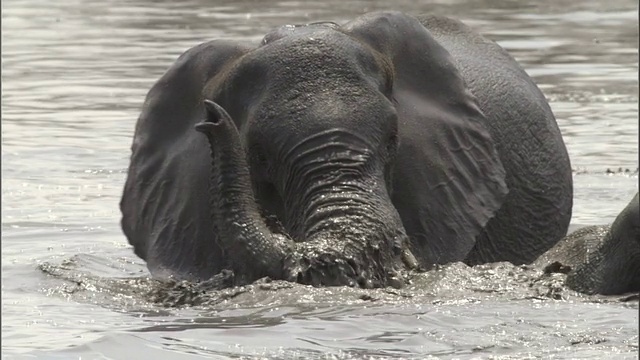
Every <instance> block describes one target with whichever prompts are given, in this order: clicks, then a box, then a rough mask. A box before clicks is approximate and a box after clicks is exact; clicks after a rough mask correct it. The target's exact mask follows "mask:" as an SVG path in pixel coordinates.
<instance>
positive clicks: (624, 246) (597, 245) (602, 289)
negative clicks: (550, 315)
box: [534, 193, 640, 295]
mask: <svg viewBox="0 0 640 360" xmlns="http://www.w3.org/2000/svg"><path fill="white" fill-rule="evenodd" d="M639 206H640V204H639V202H638V194H637V193H636V195H635V197H634V198H633V199H632V200H631V202H629V204H628V205H627V207H625V208H624V210H622V212H621V213H620V214H619V215H618V217H616V219H615V221H614V222H613V224H611V225H605V226H597V225H596V226H587V227H584V228H581V229H578V230H576V231H574V232H573V233H571V234H569V236H567V237H566V238H564V239H563V240H561V241H560V242H558V244H556V245H555V246H554V247H553V248H551V249H550V250H549V251H547V252H546V253H544V254H543V255H542V256H540V257H539V258H538V259H537V260H536V261H535V262H534V265H535V266H537V267H539V268H543V267H544V268H545V270H546V271H547V272H564V273H566V274H567V280H566V285H567V286H568V287H569V288H571V289H573V290H575V291H578V292H581V293H585V294H602V295H619V294H624V293H629V292H640V211H639V210H638V207H639Z"/></svg>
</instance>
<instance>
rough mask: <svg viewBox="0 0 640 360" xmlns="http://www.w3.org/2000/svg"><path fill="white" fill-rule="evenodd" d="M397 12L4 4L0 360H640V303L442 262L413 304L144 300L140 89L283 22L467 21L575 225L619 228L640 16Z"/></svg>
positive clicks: (632, 145)
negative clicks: (520, 107)
mask: <svg viewBox="0 0 640 360" xmlns="http://www.w3.org/2000/svg"><path fill="white" fill-rule="evenodd" d="M390 4H391V2H386V1H369V0H368V1H365V0H362V1H353V0H341V1H337V0H327V1H308V2H306V1H279V2H278V1H217V2H211V1H204V0H190V1H143V0H137V1H136V0H134V1H130V0H127V1H125V0H107V1H96V0H84V1H78V0H75V1H73V0H71V1H56V2H52V1H46V2H45V1H39V0H5V1H3V2H2V315H3V318H2V353H3V358H4V357H5V356H6V357H7V358H21V357H22V356H24V357H25V358H26V357H27V356H30V357H31V358H33V357H35V358H48V359H51V358H56V357H57V358H60V359H68V358H79V357H82V358H83V359H87V358H88V359H92V358H113V359H126V358H136V357H138V358H158V359H178V358H184V359H195V358H226V357H242V356H258V357H267V358H283V357H286V358H295V357H298V358H310V357H311V358H325V357H327V356H329V355H331V356H334V357H335V358H362V357H364V356H371V357H374V358H375V357H405V358H406V357H409V358H410V357H415V358H426V357H429V356H432V357H434V358H474V357H479V358H487V357H493V358H527V357H548V356H552V355H553V356H555V357H557V358H574V357H578V358H598V359H599V358H605V357H614V358H636V356H637V351H638V328H637V324H638V306H637V302H635V303H634V302H631V303H622V302H619V301H617V300H615V299H601V298H586V297H581V296H578V295H577V294H572V293H571V292H569V291H567V290H562V289H561V288H557V287H554V286H556V285H553V284H551V283H550V284H544V285H541V286H542V287H540V288H537V287H533V288H530V287H528V286H524V285H523V283H522V282H518V280H517V278H514V277H513V276H512V275H513V274H514V273H515V274H520V273H521V272H523V273H522V274H523V275H522V276H523V277H524V278H535V277H536V276H538V274H534V273H531V272H530V271H529V270H523V269H520V268H515V267H513V268H511V269H509V268H508V266H507V268H499V269H497V270H495V269H494V270H491V269H487V270H486V271H489V272H491V271H493V274H486V273H485V272H483V271H484V270H483V271H480V270H473V271H472V270H469V269H465V268H464V267H463V266H461V265H459V264H458V265H453V266H452V267H451V268H446V269H444V270H442V271H441V272H439V273H438V274H440V275H438V274H431V275H429V276H436V277H441V278H439V280H437V281H436V280H433V279H432V280H429V279H422V280H421V281H423V282H424V281H432V282H428V283H427V284H426V285H425V284H423V283H421V282H420V281H418V282H417V283H418V284H422V285H424V286H423V287H416V288H415V289H414V294H413V296H412V297H409V298H408V297H407V296H408V295H407V294H408V292H407V291H408V290H403V291H404V292H403V293H401V294H389V293H385V292H383V291H382V290H378V291H376V292H372V294H369V295H366V294H362V293H359V292H358V291H356V290H350V289H341V290H340V289H316V290H313V291H311V290H310V289H308V288H304V287H300V286H294V287H292V288H290V289H281V290H278V291H275V290H269V289H267V290H265V289H264V286H263V288H261V287H260V286H255V287H250V288H248V290H247V289H244V290H242V291H239V293H238V294H236V295H234V294H226V295H224V294H216V295H215V296H212V297H211V299H209V300H208V301H205V302H204V303H202V304H199V306H194V307H186V308H185V307H183V308H177V309H176V308H164V307H162V306H161V305H157V304H152V303H150V302H149V301H148V298H146V297H145V296H143V295H141V294H142V293H144V291H146V290H148V288H149V287H150V286H152V285H150V281H149V280H144V277H145V276H146V275H147V270H146V268H145V265H144V263H143V262H142V261H141V260H140V259H138V258H137V257H135V255H134V254H133V252H132V251H131V249H130V247H129V246H128V244H127V242H126V239H125V238H124V236H123V235H122V233H121V231H120V228H119V216H120V214H119V211H118V201H119V198H120V195H121V191H122V186H123V182H124V176H125V171H126V167H127V164H128V157H129V154H130V153H129V147H130V144H131V137H132V134H133V127H134V124H135V121H136V119H137V116H138V114H139V110H140V106H141V104H142V101H143V99H144V96H145V94H146V92H147V91H148V89H149V88H150V86H151V85H152V84H153V82H154V81H155V80H157V79H158V78H159V76H160V75H161V74H162V73H163V72H164V71H165V70H166V69H167V68H168V67H169V66H170V65H171V63H172V62H173V61H174V60H175V59H176V58H177V56H179V54H181V53H182V52H183V51H185V50H186V49H188V48H189V47H192V46H194V45H197V44H199V43H201V42H204V41H207V40H210V39H213V38H225V39H232V40H238V41H254V42H257V41H259V40H260V39H261V38H262V36H263V34H264V33H266V32H267V31H268V30H270V29H272V28H273V27H276V26H279V25H282V24H286V23H305V22H310V21H318V20H332V21H336V22H345V21H347V20H349V19H351V18H353V17H354V16H357V15H359V14H362V13H364V12H367V11H372V10H381V9H391V8H392V9H397V10H404V11H407V12H412V13H419V12H437V13H440V14H445V15H450V16H454V17H458V18H461V19H462V20H464V21H465V22H467V23H468V24H470V25H472V26H473V27H474V28H476V29H478V30H479V31H481V32H483V33H484V34H486V35H487V36H488V37H490V38H492V39H494V40H496V41H497V42H499V43H500V44H501V45H502V46H504V47H505V48H507V49H508V50H509V51H510V52H511V53H512V54H513V55H514V56H515V57H516V58H517V59H518V60H519V61H520V62H521V63H522V65H523V66H524V67H525V69H526V70H527V72H528V73H529V74H530V75H531V76H532V77H533V78H534V79H535V81H536V82H537V83H538V84H539V86H540V88H541V89H542V90H543V92H544V93H545V95H546V96H547V98H548V99H549V101H550V103H551V106H552V108H553V110H554V112H555V114H556V117H557V118H558V123H559V125H560V127H561V130H562V132H563V136H564V139H565V142H566V144H567V147H568V149H569V154H570V156H571V160H572V166H573V167H574V169H575V170H576V171H575V176H574V181H575V206H574V212H573V213H574V216H573V221H572V222H573V226H574V227H577V226H581V225H588V224H603V223H608V222H611V221H612V220H613V219H614V218H615V216H616V214H617V213H618V212H619V211H620V210H621V209H622V208H624V206H626V204H627V202H628V201H629V200H630V199H631V197H632V196H633V195H634V193H635V192H636V191H637V189H638V185H637V183H638V176H637V172H636V173H635V174H634V173H633V172H634V171H635V170H636V169H637V167H638V143H637V140H638V115H637V111H638V81H637V79H638V19H637V11H638V8H637V7H638V5H637V2H636V1H632V0H610V1H606V2H602V1H596V0H585V1H581V2H575V1H572V0H562V1H558V0H542V1H533V0H523V1H499V0H495V1H489V0H484V1H471V0H459V1H456V0H448V1H408V0H407V1H396V2H394V3H393V4H394V5H393V7H391V5H390ZM619 168H622V170H623V171H622V172H621V173H617V172H616V173H614V174H607V169H612V170H616V171H617V170H618V169H619ZM627 168H628V169H630V170H631V173H624V169H627ZM44 263H47V264H51V265H50V266H49V265H47V266H49V267H46V266H45V268H46V269H49V270H50V271H49V272H43V271H41V270H40V269H39V267H38V266H39V265H41V264H44ZM505 266H506V265H505ZM527 271H529V272H527ZM123 278H127V279H130V280H124V279H123ZM465 279H466V280H465ZM469 279H473V280H474V281H476V280H477V281H478V282H479V283H480V284H483V285H478V284H476V283H474V282H473V281H470V280H469ZM483 279H484V280H483ZM465 281H466V282H465ZM460 282H463V283H465V285H464V286H461V287H460V289H458V290H457V291H454V290H455V289H452V286H451V284H457V283H460ZM409 290H410V289H409ZM243 291H244V292H243ZM554 291H559V292H560V295H559V296H554V295H553V294H555V293H554ZM487 294H489V295H487ZM514 294H515V295H514ZM549 294H551V295H552V296H549ZM363 296H364V297H363ZM367 296H369V297H367ZM554 298H556V299H555V300H554Z"/></svg>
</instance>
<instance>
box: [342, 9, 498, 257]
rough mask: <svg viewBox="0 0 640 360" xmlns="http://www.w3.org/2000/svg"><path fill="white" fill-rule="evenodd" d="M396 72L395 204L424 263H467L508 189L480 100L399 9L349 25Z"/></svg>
mask: <svg viewBox="0 0 640 360" xmlns="http://www.w3.org/2000/svg"><path fill="white" fill-rule="evenodd" d="M343 29H344V31H345V32H346V33H347V34H350V35H351V36H353V37H355V38H357V39H359V40H360V41H362V42H364V43H366V44H368V45H369V46H370V47H372V48H373V49H374V50H375V51H376V52H378V53H380V54H381V57H382V58H383V59H386V61H387V62H389V63H390V64H391V67H392V68H393V71H394V79H393V86H392V94H391V96H392V101H394V103H395V105H396V110H397V113H398V117H399V125H400V126H399V132H400V148H399V153H398V159H397V162H396V166H395V169H394V174H393V179H394V186H393V189H392V190H393V192H392V200H393V202H394V204H395V205H396V207H397V208H398V211H399V212H400V216H401V217H402V219H403V222H404V225H405V228H406V230H407V233H408V235H409V236H410V238H411V243H412V247H413V250H414V253H415V254H416V256H417V257H419V258H420V260H421V261H422V263H423V264H437V263H440V264H442V263H447V262H451V261H460V260H463V259H464V257H465V256H466V254H467V253H468V252H469V251H470V250H471V248H472V247H473V245H474V243H475V241H476V237H477V236H478V234H479V233H480V232H481V230H482V229H483V228H484V226H485V225H486V223H487V222H488V221H489V219H491V218H492V217H493V216H494V215H495V213H496V212H497V210H498V209H499V208H500V207H501V205H502V203H503V202H504V200H505V197H506V194H507V192H508V189H507V185H506V183H505V170H504V168H503V165H502V162H501V161H500V158H499V156H498V152H497V150H496V148H495V146H494V142H493V141H492V139H491V136H490V134H489V131H488V129H487V127H485V123H486V122H487V119H486V118H485V117H484V115H483V113H482V111H481V110H480V108H479V107H478V106H477V105H476V99H475V98H474V96H473V95H472V94H471V92H470V91H469V90H468V88H467V86H466V84H465V82H464V81H463V79H462V76H461V74H460V72H459V71H458V69H457V68H456V66H455V65H454V61H453V59H452V57H451V55H450V54H449V53H448V52H447V51H446V50H445V49H444V48H443V47H442V46H441V45H440V44H439V43H438V42H437V41H436V40H435V39H434V38H433V37H432V35H431V34H430V33H429V31H428V30H427V29H426V28H424V27H423V26H422V24H420V22H419V21H418V20H417V19H415V18H413V17H410V16H408V15H404V14H401V13H396V12H392V13H391V12H385V13H372V14H367V15H365V16H363V17H361V18H358V19H356V20H355V21H353V22H351V23H348V24H346V25H345V26H344V28H343Z"/></svg>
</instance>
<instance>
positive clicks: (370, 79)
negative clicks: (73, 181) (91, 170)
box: [120, 11, 573, 288]
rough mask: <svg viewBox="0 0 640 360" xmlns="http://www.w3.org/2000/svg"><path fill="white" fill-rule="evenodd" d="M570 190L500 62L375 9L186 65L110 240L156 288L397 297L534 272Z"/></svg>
mask: <svg viewBox="0 0 640 360" xmlns="http://www.w3.org/2000/svg"><path fill="white" fill-rule="evenodd" d="M203 134H204V136H203ZM572 181H573V179H572V173H571V164H570V161H569V156H568V153H567V149H566V146H565V144H564V142H563V139H562V136H561V133H560V130H559V128H558V125H557V123H556V120H555V117H554V115H553V112H552V111H551V108H550V107H549V104H548V103H547V101H546V99H545V97H544V95H543V94H542V92H541V91H540V90H539V88H538V87H537V85H536V84H535V83H534V81H533V80H532V79H531V78H530V77H529V76H528V75H527V73H526V72H525V71H524V70H523V69H522V67H521V66H520V65H519V64H518V63H517V62H516V60H515V59H514V58H513V57H512V56H510V55H509V54H508V53H507V52H506V51H505V50H504V49H503V48H501V47H500V46H499V45H498V44H496V43H495V42H493V41H491V40H488V39H486V38H485V37H483V36H482V35H480V34H478V33H476V32H474V31H473V30H472V29H470V28H469V27H468V26H466V25H464V24H463V23H462V22H460V21H458V20H454V19H450V18H447V17H442V16H435V15H419V16H412V15H408V14H404V13H401V12H395V11H386V12H373V13H367V14H364V15H362V16H360V17H358V18H356V19H354V20H352V21H350V22H348V23H346V24H343V25H337V24H335V23H328V22H327V23H314V24H308V25H287V26H283V27H280V28H277V29H275V30H273V31H271V32H270V33H268V34H267V35H265V36H264V38H263V39H262V41H261V42H260V43H259V44H241V43H237V42H233V41H226V40H212V41H209V42H206V43H203V44H200V45H197V46H195V47H193V48H191V49H189V50H187V51H186V52H185V53H183V54H182V55H181V56H180V57H179V58H178V59H177V60H176V62H175V63H174V64H173V65H172V66H171V67H170V68H169V69H168V70H167V72H166V73H165V74H164V75H162V77H161V78H160V79H159V80H158V81H157V82H156V83H155V84H154V85H153V86H152V88H151V89H150V90H149V92H148V94H147V96H146V99H145V101H144V104H143V107H142V110H141V114H140V116H139V118H138V120H137V124H136V128H135V134H134V138H133V144H132V146H131V158H130V165H129V168H128V172H127V178H126V181H125V186H124V191H123V194H122V198H121V201H120V209H121V212H122V220H121V226H122V229H123V232H124V234H125V235H126V237H127V239H128V241H129V243H130V244H131V245H132V246H133V248H134V252H135V254H136V255H138V256H139V257H141V258H142V259H144V260H145V261H146V263H147V267H148V268H149V270H150V272H151V274H152V275H153V276H154V277H158V278H162V277H174V278H181V279H187V280H206V279H209V278H211V276H213V275H214V274H217V273H219V272H220V271H223V270H230V271H232V272H233V273H234V274H236V280H235V281H237V282H238V283H247V282H251V281H253V280H256V279H259V278H262V277H270V278H273V279H284V280H289V281H296V282H300V283H303V284H311V285H314V286H341V285H348V286H360V287H367V288H368V287H382V286H387V285H392V286H394V284H396V285H397V284H398V282H399V281H401V280H399V279H401V275H402V274H403V273H404V272H405V271H410V270H413V269H429V268H431V267H433V266H435V265H438V264H446V263H450V262H455V261H465V262H466V263H467V264H469V265H475V264H482V263H487V262H495V261H509V262H512V263H514V264H525V263H530V262H532V261H533V260H535V259H536V258H538V257H539V256H540V255H541V254H543V253H544V252H545V251H547V250H548V249H550V248H551V247H552V246H554V245H555V244H556V243H557V242H558V241H560V239H562V238H563V237H564V236H565V235H566V233H567V230H568V227H569V221H570V219H571V211H572V201H573V182H572Z"/></svg>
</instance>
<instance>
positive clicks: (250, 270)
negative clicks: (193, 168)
mask: <svg viewBox="0 0 640 360" xmlns="http://www.w3.org/2000/svg"><path fill="white" fill-rule="evenodd" d="M205 108H206V112H207V118H206V120H205V121H203V122H201V123H199V124H196V126H195V128H196V130H197V131H199V132H202V133H203V134H205V135H206V136H207V138H208V140H209V144H210V147H211V157H212V170H211V183H210V189H209V191H210V194H209V196H210V201H211V211H212V214H211V215H212V221H213V226H214V232H215V233H216V235H217V238H218V239H219V240H218V241H219V244H220V246H221V247H222V249H223V251H224V253H225V255H226V257H227V258H228V261H229V264H228V265H229V266H230V267H231V268H232V269H233V270H234V271H236V273H237V276H240V277H241V278H245V279H244V280H245V281H252V280H256V279H258V278H260V277H264V276H269V277H272V278H280V279H281V278H283V277H286V276H285V274H284V272H285V271H286V270H285V269H286V265H285V263H286V262H287V261H288V260H289V259H291V257H292V253H293V249H292V242H291V241H290V239H289V238H288V236H286V235H285V234H277V233H274V232H272V231H271V230H270V229H269V228H268V226H267V224H266V223H265V221H264V219H263V218H262V216H261V215H260V212H259V210H258V206H257V204H256V202H255V197H254V194H253V189H252V187H251V180H250V175H249V167H248V164H247V161H246V157H245V153H244V151H243V148H242V144H241V141H240V136H239V134H238V129H237V128H236V126H235V124H234V122H233V121H232V119H231V117H230V116H229V114H227V112H226V111H225V110H224V109H223V108H222V107H220V106H219V105H217V104H215V103H214V102H212V101H209V100H205Z"/></svg>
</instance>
